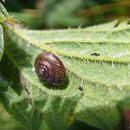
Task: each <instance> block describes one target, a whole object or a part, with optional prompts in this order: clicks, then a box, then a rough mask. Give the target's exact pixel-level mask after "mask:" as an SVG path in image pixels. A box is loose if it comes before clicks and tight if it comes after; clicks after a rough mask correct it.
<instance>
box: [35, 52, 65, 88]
mask: <svg viewBox="0 0 130 130" xmlns="http://www.w3.org/2000/svg"><path fill="white" fill-rule="evenodd" d="M34 65H35V71H36V74H37V75H38V77H39V79H40V80H41V81H43V83H45V84H48V85H54V86H56V85H62V84H63V83H64V81H65V77H66V71H65V67H64V65H63V63H62V61H61V60H60V59H59V58H58V57H57V56H56V55H54V54H52V53H51V52H47V51H43V52H42V53H41V54H39V55H38V56H37V58H36V60H35V64H34Z"/></svg>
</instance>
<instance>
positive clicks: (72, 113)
mask: <svg viewBox="0 0 130 130" xmlns="http://www.w3.org/2000/svg"><path fill="white" fill-rule="evenodd" d="M5 34H6V36H8V38H7V39H6V44H5V55H4V58H3V60H2V63H1V67H0V69H1V72H2V74H3V75H4V76H5V77H6V79H8V81H9V85H8V87H7V85H6V87H7V89H6V91H4V92H3V93H2V94H3V97H4V99H3V98H2V99H3V100H2V102H3V104H4V105H5V107H6V108H7V110H8V111H9V112H10V113H12V114H13V115H14V117H15V118H16V119H17V120H19V121H20V122H21V123H22V124H23V125H24V126H25V127H26V128H27V129H28V130H36V129H37V130H38V129H42V128H44V129H46V130H66V129H67V128H68V127H69V126H70V125H71V124H72V123H73V122H74V121H75V120H81V121H83V122H85V123H88V124H90V125H93V126H95V127H97V128H100V129H108V130H112V129H114V128H115V127H116V126H117V125H118V124H119V123H120V121H121V119H122V117H121V111H120V109H121V108H123V106H125V107H130V104H129V99H130V80H129V79H130V27H129V25H128V24H127V22H122V23H120V24H119V23H118V22H117V21H114V22H110V23H107V24H103V25H98V26H93V27H88V28H85V29H68V30H57V31H56V30H52V31H34V30H26V29H20V28H16V27H15V28H14V27H6V33H5ZM12 36H13V37H12ZM43 49H45V50H47V51H51V52H52V53H54V54H55V55H57V56H58V57H59V58H60V59H61V60H62V62H63V63H64V65H65V68H66V71H67V76H68V81H67V82H66V84H64V85H63V86H60V87H58V88H49V87H47V86H45V85H44V84H43V83H41V82H40V81H39V79H38V77H37V75H36V73H35V71H34V61H35V58H36V56H37V55H38V54H39V53H40V52H42V50H43ZM5 67H6V68H7V67H8V70H7V71H2V70H3V68H5ZM79 87H82V88H83V90H82V91H81V90H80V89H79Z"/></svg>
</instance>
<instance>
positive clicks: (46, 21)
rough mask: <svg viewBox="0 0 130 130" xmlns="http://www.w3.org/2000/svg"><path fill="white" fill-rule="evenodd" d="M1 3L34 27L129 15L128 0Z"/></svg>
mask: <svg viewBox="0 0 130 130" xmlns="http://www.w3.org/2000/svg"><path fill="white" fill-rule="evenodd" d="M4 5H5V6H6V8H7V10H8V11H9V12H10V14H11V15H13V16H15V17H16V18H17V19H19V20H20V21H21V23H23V24H24V25H26V26H28V27H29V28H35V29H36V28H37V29H48V28H49V29H51V28H68V27H70V28H73V27H84V26H88V25H94V24H99V23H103V22H107V21H111V20H113V19H119V20H122V19H128V18H129V16H130V0H13V1H12V0H6V3H5V4H4Z"/></svg>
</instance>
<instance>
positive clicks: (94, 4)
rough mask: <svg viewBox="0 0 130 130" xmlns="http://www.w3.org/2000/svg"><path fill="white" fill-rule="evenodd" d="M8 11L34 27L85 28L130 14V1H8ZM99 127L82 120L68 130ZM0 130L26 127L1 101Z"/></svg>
mask: <svg viewBox="0 0 130 130" xmlns="http://www.w3.org/2000/svg"><path fill="white" fill-rule="evenodd" d="M5 1H6V2H5V3H3V4H4V6H5V7H6V8H7V10H8V12H9V13H10V14H11V15H12V16H13V17H15V18H17V19H18V20H19V21H20V23H22V24H23V25H25V27H28V28H31V29H60V28H79V27H80V28H82V27H86V26H89V25H95V24H99V23H104V22H108V21H112V20H115V19H119V20H123V19H128V20H129V17H130V0H5ZM73 129H74V130H81V129H82V130H96V129H95V128H93V127H91V126H88V125H86V124H84V123H82V122H80V121H76V123H74V124H72V126H71V127H70V129H69V130H73ZM0 130H24V129H23V128H22V127H21V126H20V124H19V123H18V122H16V121H15V120H14V119H13V118H12V117H11V116H10V115H9V114H7V113H6V111H5V110H4V108H3V106H2V105H1V104H0Z"/></svg>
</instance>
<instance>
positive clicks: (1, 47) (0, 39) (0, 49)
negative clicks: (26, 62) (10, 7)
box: [0, 25, 4, 60]
mask: <svg viewBox="0 0 130 130" xmlns="http://www.w3.org/2000/svg"><path fill="white" fill-rule="evenodd" d="M3 40H4V39H3V28H2V26H1V25H0V60H1V58H2V55H3V52H4V44H3V42H4V41H3Z"/></svg>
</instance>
